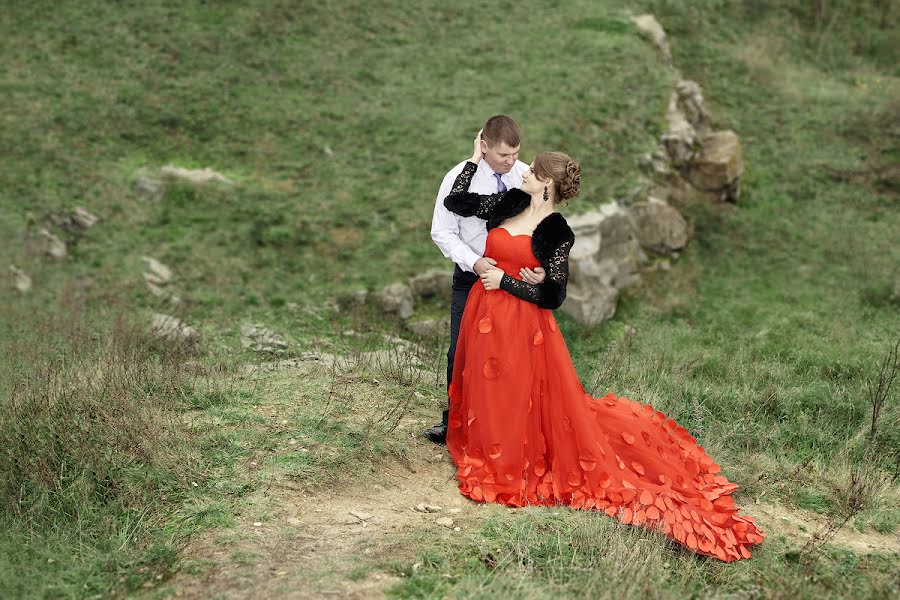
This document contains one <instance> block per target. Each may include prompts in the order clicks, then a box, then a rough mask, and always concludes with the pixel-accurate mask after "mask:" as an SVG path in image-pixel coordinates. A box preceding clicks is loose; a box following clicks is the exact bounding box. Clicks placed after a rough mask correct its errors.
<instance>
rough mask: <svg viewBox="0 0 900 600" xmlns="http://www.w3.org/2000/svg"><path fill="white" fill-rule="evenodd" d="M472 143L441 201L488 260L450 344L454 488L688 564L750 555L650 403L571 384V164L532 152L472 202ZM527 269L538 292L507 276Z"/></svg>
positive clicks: (740, 529) (715, 469)
mask: <svg viewBox="0 0 900 600" xmlns="http://www.w3.org/2000/svg"><path fill="white" fill-rule="evenodd" d="M478 142H479V140H478V139H477V138H476V140H475V153H474V154H473V156H472V159H471V161H470V162H469V163H468V164H467V165H466V166H465V168H464V169H463V171H462V173H460V175H459V177H458V178H457V179H456V182H455V184H454V187H453V190H452V192H451V194H450V195H449V196H447V198H446V199H445V200H444V205H445V206H446V207H447V208H448V209H450V210H451V211H453V212H455V213H457V214H460V215H463V216H472V215H475V216H478V217H481V218H483V219H486V220H487V228H488V238H487V249H486V250H485V256H491V257H493V258H494V259H496V260H497V265H496V268H495V269H493V270H490V271H488V272H486V273H485V274H484V275H482V276H481V281H482V283H483V285H476V286H475V287H473V288H472V291H471V292H470V294H469V298H468V300H467V302H466V309H465V313H464V314H463V320H462V325H461V329H460V334H459V341H458V343H457V350H456V359H455V363H454V370H453V377H452V383H451V386H450V418H449V429H448V431H447V447H448V449H449V451H450V454H451V456H452V458H453V461H454V463H455V464H456V466H457V479H458V480H459V489H460V490H461V491H462V493H463V494H464V495H466V496H468V497H469V498H471V499H473V500H476V501H479V502H481V501H486V502H499V503H501V504H505V505H508V506H524V505H528V504H544V505H557V504H565V505H568V506H571V507H573V508H584V509H596V510H603V511H604V512H606V514H608V515H609V516H611V517H612V516H614V517H618V518H619V520H621V521H622V522H623V523H633V524H635V525H643V526H644V527H648V528H651V529H656V530H659V531H661V532H663V533H664V534H665V535H666V536H668V537H669V538H671V539H673V540H676V541H677V542H679V543H681V544H683V545H685V546H687V547H689V548H690V549H692V550H694V551H696V552H698V553H701V554H706V555H709V556H714V557H717V558H719V559H721V560H723V561H729V562H730V561H732V560H737V559H740V558H749V557H750V549H749V547H750V546H752V545H754V544H758V543H760V542H762V539H763V535H762V533H761V532H760V530H759V528H758V527H757V526H756V524H755V523H754V521H753V519H752V518H751V517H748V516H743V515H739V514H738V512H737V509H736V508H735V506H734V500H733V499H732V498H731V493H732V492H733V491H734V490H735V489H737V486H736V485H735V484H733V483H730V482H729V481H728V480H727V479H726V478H725V477H723V476H722V475H719V465H717V464H716V463H715V462H714V461H713V460H712V458H710V457H709V455H707V454H706V453H705V452H704V450H703V448H702V447H700V446H698V445H697V442H696V440H695V439H694V438H693V437H692V436H691V435H690V434H689V433H688V432H687V430H685V429H684V428H683V427H680V426H679V425H678V424H677V423H676V422H675V421H673V420H672V419H669V418H667V417H666V416H665V415H664V414H663V413H661V412H658V411H656V410H654V409H653V408H652V407H651V406H649V405H641V404H640V403H638V402H632V401H630V400H628V399H627V398H620V397H616V396H615V395H614V394H607V395H606V396H604V397H603V398H599V399H597V398H592V397H591V396H590V395H588V394H587V393H585V391H584V388H583V387H582V386H581V383H580V382H579V380H578V376H577V374H576V372H575V368H574V366H573V364H572V360H571V358H570V357H569V351H568V349H567V347H566V344H565V341H564V340H563V338H562V335H561V334H560V332H559V329H558V328H557V325H556V321H555V320H554V318H553V314H552V313H551V310H552V309H555V308H558V307H559V306H560V305H561V304H562V302H563V300H564V299H565V295H566V282H567V280H568V256H569V250H570V249H571V247H572V244H573V242H574V241H575V236H574V234H573V233H572V230H571V229H570V228H569V226H568V224H567V223H566V220H565V219H564V218H563V217H562V215H560V214H559V213H557V212H555V207H556V205H557V204H558V203H559V202H561V201H565V200H569V199H571V198H573V197H575V195H576V194H577V193H578V188H579V185H580V182H581V169H580V167H579V165H578V164H577V163H575V162H574V161H573V160H572V159H571V158H569V157H568V156H567V155H565V154H562V153H560V152H545V153H543V154H539V155H538V156H537V157H536V158H535V159H534V162H533V163H532V165H531V170H530V171H529V172H527V173H526V174H525V175H524V177H523V179H522V188H521V189H511V190H509V191H508V192H505V193H503V194H493V195H490V196H483V195H477V194H472V193H469V192H467V191H466V190H467V189H468V186H469V182H470V181H471V178H472V175H473V173H474V172H475V170H476V166H477V164H478V162H479V160H481V153H480V148H481V144H479V143H478ZM537 266H542V267H543V268H544V269H545V271H546V273H547V277H546V279H545V281H544V282H543V283H541V284H539V285H534V284H530V283H526V282H524V281H522V280H521V279H520V278H519V275H518V273H519V270H520V269H521V268H523V267H531V268H535V267H537Z"/></svg>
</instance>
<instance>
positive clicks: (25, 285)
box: [9, 265, 31, 294]
mask: <svg viewBox="0 0 900 600" xmlns="http://www.w3.org/2000/svg"><path fill="white" fill-rule="evenodd" d="M9 271H10V273H12V277H13V282H12V283H13V289H14V290H16V291H17V292H19V293H20V294H25V293H27V292H28V291H29V290H30V289H31V277H29V276H28V274H27V273H26V272H25V271H23V270H22V269H19V268H18V267H16V266H15V265H9Z"/></svg>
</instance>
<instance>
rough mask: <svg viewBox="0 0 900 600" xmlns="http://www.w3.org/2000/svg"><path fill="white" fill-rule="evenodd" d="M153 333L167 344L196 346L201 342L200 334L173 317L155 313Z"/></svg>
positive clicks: (152, 326)
mask: <svg viewBox="0 0 900 600" xmlns="http://www.w3.org/2000/svg"><path fill="white" fill-rule="evenodd" d="M151 333H152V334H153V335H154V336H155V337H157V338H159V339H161V340H165V341H167V342H172V343H177V344H187V345H194V344H196V343H197V342H199V341H200V333H199V332H198V331H197V330H196V329H194V328H193V327H190V326H188V325H185V324H184V323H183V322H181V320H180V319H177V318H175V317H173V316H171V315H164V314H160V313H154V315H153V323H152V325H151Z"/></svg>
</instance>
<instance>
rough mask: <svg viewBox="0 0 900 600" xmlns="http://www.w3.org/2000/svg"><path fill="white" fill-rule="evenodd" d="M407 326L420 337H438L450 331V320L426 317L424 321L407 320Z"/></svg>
mask: <svg viewBox="0 0 900 600" xmlns="http://www.w3.org/2000/svg"><path fill="white" fill-rule="evenodd" d="M406 326H407V327H408V328H409V330H410V331H412V332H413V333H414V334H416V335H418V336H420V337H438V336H442V335H444V334H445V333H447V332H449V331H450V320H449V319H426V320H424V321H407V323H406Z"/></svg>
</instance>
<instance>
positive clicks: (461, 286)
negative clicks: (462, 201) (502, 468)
mask: <svg viewBox="0 0 900 600" xmlns="http://www.w3.org/2000/svg"><path fill="white" fill-rule="evenodd" d="M519 135H520V132H519V125H518V124H517V123H516V122H515V121H514V120H513V119H512V118H510V117H508V116H506V115H495V116H493V117H491V118H490V119H488V120H487V121H486V122H485V124H484V127H483V128H482V130H481V150H482V152H483V154H484V157H483V158H482V159H481V162H480V163H479V164H478V170H477V171H476V172H475V175H474V177H473V178H472V183H471V185H470V186H469V190H470V191H472V192H475V193H477V194H495V193H498V192H505V191H507V190H508V189H511V188H514V187H519V186H520V185H522V174H523V173H525V172H526V171H527V170H528V168H529V167H528V165H526V164H525V163H523V162H522V161H520V160H518V158H519ZM465 164H466V163H465V161H463V162H461V163H459V164H458V165H456V166H455V167H453V168H452V169H451V170H450V172H449V173H447V174H446V175H445V176H444V181H443V182H442V183H441V188H440V191H439V192H438V195H437V200H436V201H435V205H434V217H433V218H432V221H431V239H433V240H434V243H435V244H437V246H438V248H440V249H441V252H443V254H444V256H446V257H447V258H449V259H450V260H452V261H453V262H454V263H456V269H455V270H454V272H453V287H452V288H451V297H450V350H449V351H448V352H447V388H448V389H449V388H450V378H451V377H452V376H453V357H454V355H455V354H456V340H457V338H458V337H459V325H460V321H462V314H463V309H464V308H465V306H466V298H468V296H469V290H471V289H472V285H473V284H474V283H475V282H476V281H478V277H479V275H481V274H482V273H484V271H485V270H486V269H487V268H488V267H491V266H493V265H495V264H497V261H495V260H494V259H492V258H490V257H488V256H484V247H485V242H486V240H487V227H486V225H485V221H484V219H479V218H478V217H461V216H459V215H456V214H453V213H452V212H450V211H449V210H447V209H446V208H445V207H444V198H446V197H447V196H448V195H449V194H450V189H451V188H452V187H453V182H454V181H455V180H456V177H457V175H459V173H460V172H461V171H462V169H463V166H464V165H465ZM520 273H521V275H522V278H523V279H525V280H526V281H528V282H529V283H541V282H542V281H543V280H544V272H543V269H541V268H540V267H538V268H537V269H536V270H535V271H532V270H531V269H522V270H521V271H520ZM448 402H449V401H448ZM447 414H448V410H446V409H445V410H444V414H443V419H442V420H441V423H439V424H437V425H435V426H434V427H431V428H429V429H427V430H425V437H427V438H428V439H430V440H431V441H433V442H435V443H437V444H443V443H444V441H445V438H446V435H447Z"/></svg>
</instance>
